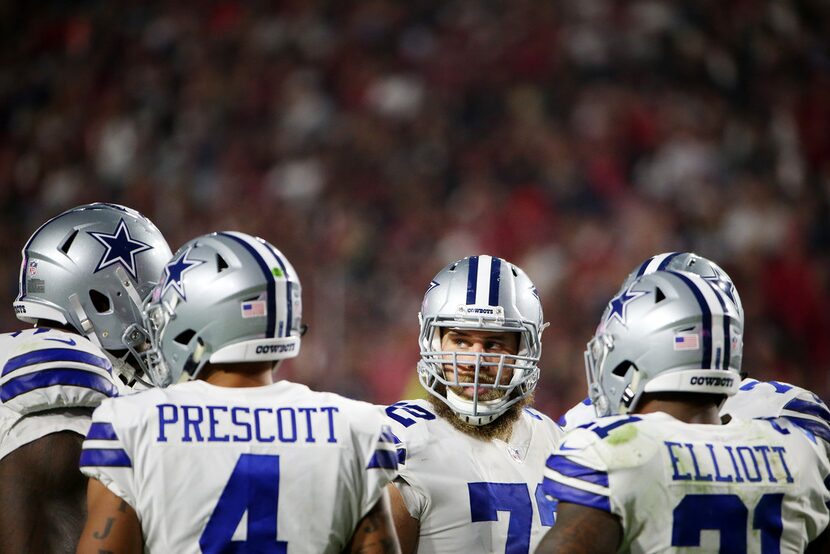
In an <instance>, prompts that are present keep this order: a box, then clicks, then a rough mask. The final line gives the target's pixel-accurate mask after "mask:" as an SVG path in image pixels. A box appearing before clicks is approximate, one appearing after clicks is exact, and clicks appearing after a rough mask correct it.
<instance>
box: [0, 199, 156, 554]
mask: <svg viewBox="0 0 830 554" xmlns="http://www.w3.org/2000/svg"><path fill="white" fill-rule="evenodd" d="M22 254H23V262H22V264H21V268H20V283H19V287H20V290H19V294H18V296H17V299H16V300H15V302H14V309H15V313H16V314H17V317H18V318H19V319H21V320H23V321H25V322H27V323H33V324H35V327H34V328H28V329H25V330H21V331H17V332H14V333H7V334H3V335H0V498H2V501H0V537H2V542H3V546H2V550H3V552H71V551H74V548H75V545H76V544H77V542H78V537H79V536H80V533H81V529H82V528H83V521H84V514H85V510H86V508H85V498H86V481H87V479H86V478H85V477H84V476H83V475H82V474H81V472H80V471H79V470H78V458H79V456H80V452H81V442H82V440H83V437H84V435H86V432H87V430H88V429H89V426H90V421H91V415H92V410H93V408H95V407H96V406H97V405H98V404H99V403H100V402H101V400H103V399H104V398H108V397H111V396H115V395H116V394H118V391H119V390H121V389H123V388H125V387H126V383H133V382H134V381H135V379H136V378H137V377H140V375H138V374H137V373H136V372H135V371H134V370H133V368H132V367H131V366H129V365H127V364H126V363H125V362H124V361H123V358H124V357H125V356H124V355H125V353H126V351H127V347H128V346H133V343H134V342H137V341H138V340H140V339H139V338H138V336H137V335H135V334H134V333H133V326H134V325H135V324H136V323H140V322H141V305H142V300H143V298H144V297H145V296H146V295H147V294H148V293H149V292H150V290H151V289H152V287H153V285H155V283H156V281H157V279H158V276H159V275H160V274H161V271H162V269H163V267H164V264H166V263H167V261H168V260H169V259H170V256H171V252H170V248H169V247H168V246H167V243H166V242H165V240H164V238H163V237H162V235H161V233H160V232H159V230H158V229H157V228H156V226H155V225H153V223H152V222H150V220H148V219H147V218H146V217H144V216H142V215H141V214H140V213H138V212H136V211H135V210H132V209H129V208H125V207H124V206H119V205H115V204H100V203H99V204H89V205H84V206H79V207H77V208H74V209H71V210H68V211H66V212H64V213H62V214H60V215H58V216H57V217H55V218H53V219H51V220H49V221H47V222H46V223H44V224H43V225H42V226H41V227H40V228H39V229H38V230H37V231H35V233H34V234H33V235H32V237H31V238H30V239H29V240H28V242H27V243H26V245H25V246H24V247H23V252H22ZM113 366H115V368H113Z"/></svg>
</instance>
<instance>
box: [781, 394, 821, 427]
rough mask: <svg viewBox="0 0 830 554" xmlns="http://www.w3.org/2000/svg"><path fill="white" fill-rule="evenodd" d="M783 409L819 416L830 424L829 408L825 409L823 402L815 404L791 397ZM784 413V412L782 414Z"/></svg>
mask: <svg viewBox="0 0 830 554" xmlns="http://www.w3.org/2000/svg"><path fill="white" fill-rule="evenodd" d="M784 409H785V410H792V411H793V412H798V413H800V414H804V415H811V416H814V417H819V418H821V419H823V420H824V421H826V422H827V423H828V424H830V410H828V409H827V406H825V405H823V404H817V403H815V402H808V401H807V400H801V399H800V398H793V399H792V400H790V401H789V402H787V404H786V405H785V406H784ZM782 415H786V414H782Z"/></svg>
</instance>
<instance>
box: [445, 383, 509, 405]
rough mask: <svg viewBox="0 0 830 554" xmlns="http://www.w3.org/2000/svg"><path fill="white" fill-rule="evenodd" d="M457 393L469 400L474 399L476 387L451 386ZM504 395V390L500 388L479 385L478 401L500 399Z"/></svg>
mask: <svg viewBox="0 0 830 554" xmlns="http://www.w3.org/2000/svg"><path fill="white" fill-rule="evenodd" d="M450 390H452V391H453V392H454V393H455V394H457V395H458V396H460V397H462V398H465V399H467V400H470V401H472V400H473V397H474V396H475V387H451V388H450ZM502 396H504V392H503V391H500V390H494V389H490V388H483V387H479V391H478V401H479V402H486V401H489V400H498V399H499V398H501V397H502Z"/></svg>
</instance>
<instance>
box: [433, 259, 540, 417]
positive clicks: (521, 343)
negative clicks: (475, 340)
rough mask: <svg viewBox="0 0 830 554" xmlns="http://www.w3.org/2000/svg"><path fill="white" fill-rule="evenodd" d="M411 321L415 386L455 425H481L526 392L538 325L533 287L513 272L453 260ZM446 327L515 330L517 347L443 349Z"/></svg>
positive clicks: (504, 266)
mask: <svg viewBox="0 0 830 554" xmlns="http://www.w3.org/2000/svg"><path fill="white" fill-rule="evenodd" d="M418 317H419V322H420V328H421V331H420V336H419V344H420V349H421V360H420V362H419V363H418V377H419V380H420V382H421V385H422V386H423V387H424V388H425V389H426V390H427V392H429V393H430V394H432V395H433V396H435V397H436V398H438V399H440V400H441V401H442V402H444V403H445V404H447V405H448V406H449V408H450V409H451V410H452V411H453V412H454V413H455V414H456V416H457V417H459V418H460V419H461V420H462V421H464V422H466V423H468V424H470V425H476V426H479V425H485V424H487V423H490V422H492V421H494V420H495V419H496V418H498V417H499V416H500V415H502V414H503V413H505V411H507V410H508V409H509V408H510V407H511V406H513V405H514V404H516V403H518V402H520V401H521V400H523V399H525V398H527V397H528V396H530V395H531V394H532V393H533V390H534V389H535V388H536V384H537V382H538V380H539V366H538V362H539V357H540V355H541V348H542V345H541V334H542V330H543V329H544V327H545V324H544V323H543V319H542V307H541V303H540V302H539V297H538V295H537V293H536V289H535V287H534V286H533V283H532V282H531V281H530V279H528V277H527V275H525V274H524V272H523V271H522V270H521V269H519V268H518V267H516V266H514V265H512V264H510V263H509V262H507V261H505V260H502V259H500V258H495V257H491V256H472V257H469V258H464V259H463V260H459V261H457V262H454V263H452V264H450V265H448V266H447V267H445V268H444V269H442V270H441V271H440V272H439V273H438V275H436V276H435V278H434V279H433V280H432V282H431V283H430V287H429V289H428V290H427V292H426V294H425V295H424V301H423V304H422V307H421V313H420V314H419V316H418ZM449 330H454V331H458V332H459V333H462V334H463V333H468V334H469V333H472V334H475V333H498V334H500V335H504V334H506V333H516V334H517V335H518V349H517V351H516V352H503V351H502V352H492V351H491V352H473V351H463V350H450V349H448V348H446V347H444V346H443V345H442V337H443V335H444V333H447V332H449ZM466 384H469V385H467V386H465V385H466ZM470 385H472V386H470ZM465 391H466V392H465Z"/></svg>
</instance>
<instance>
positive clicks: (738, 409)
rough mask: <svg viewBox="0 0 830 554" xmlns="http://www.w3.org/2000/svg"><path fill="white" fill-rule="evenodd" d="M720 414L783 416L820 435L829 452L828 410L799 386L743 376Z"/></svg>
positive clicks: (744, 416) (731, 415) (815, 396)
mask: <svg viewBox="0 0 830 554" xmlns="http://www.w3.org/2000/svg"><path fill="white" fill-rule="evenodd" d="M720 415H721V416H725V415H728V416H730V417H738V418H741V419H752V418H756V417H786V418H787V419H789V420H790V421H792V422H793V423H795V424H796V425H798V426H799V427H802V428H803V429H806V430H807V431H809V432H810V433H812V434H813V435H815V436H816V437H818V438H820V439H821V441H820V442H822V443H823V444H824V447H825V448H826V449H827V450H828V456H830V410H828V409H827V405H826V404H825V403H824V402H823V401H822V400H821V398H819V397H818V396H817V395H815V394H813V393H812V392H810V391H808V390H805V389H802V388H801V387H796V386H795V385H790V384H789V383H782V382H778V381H756V380H755V379H744V380H743V381H741V386H740V388H739V389H738V393H737V394H735V395H734V396H730V397H729V398H727V399H726V402H724V403H723V406H722V407H721V410H720Z"/></svg>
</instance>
